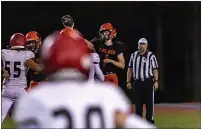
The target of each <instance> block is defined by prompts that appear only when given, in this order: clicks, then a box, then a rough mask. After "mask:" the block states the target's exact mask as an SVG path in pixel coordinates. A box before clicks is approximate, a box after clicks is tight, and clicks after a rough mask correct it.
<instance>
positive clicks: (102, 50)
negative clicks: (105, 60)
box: [99, 48, 116, 55]
mask: <svg viewBox="0 0 201 129" xmlns="http://www.w3.org/2000/svg"><path fill="white" fill-rule="evenodd" d="M99 51H100V52H102V53H106V54H110V55H115V54H116V51H115V50H111V49H105V48H100V49H99Z"/></svg>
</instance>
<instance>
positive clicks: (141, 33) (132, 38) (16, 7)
mask: <svg viewBox="0 0 201 129" xmlns="http://www.w3.org/2000/svg"><path fill="white" fill-rule="evenodd" d="M193 4H195V3H192V2H191V3H190V2H63V1H62V2H1V5H2V7H1V8H2V10H1V11H2V12H1V20H2V21H1V27H2V30H1V32H2V47H3V48H4V47H5V46H6V45H8V44H9V39H10V36H11V35H12V34H13V33H16V32H21V33H24V34H26V33H27V32H28V31H31V30H35V31H38V32H39V33H40V34H41V36H42V38H43V39H44V38H45V36H47V35H48V34H50V33H51V32H53V31H54V30H61V29H62V28H63V26H62V24H61V17H62V16H63V15H66V14H70V15H71V16H72V17H73V18H74V20H75V28H76V29H78V30H79V31H81V32H82V33H83V34H84V36H85V38H87V39H89V40H90V39H92V38H93V37H94V36H96V35H97V34H98V30H99V27H100V25H101V24H103V23H104V22H111V23H112V24H113V25H114V27H115V28H116V29H117V33H118V34H117V39H118V40H120V41H122V42H124V44H125V47H126V48H127V49H126V53H125V56H126V59H128V58H129V56H130V53H131V52H132V51H134V50H136V49H137V41H138V40H139V38H141V37H145V38H147V39H148V42H149V49H150V50H151V51H153V52H154V53H157V49H156V20H155V19H156V15H155V14H156V13H158V15H159V16H160V18H161V22H162V38H163V45H164V51H163V58H164V64H165V65H164V67H163V68H164V76H165V78H166V79H165V84H166V85H165V87H167V89H168V88H170V89H171V88H172V87H176V86H177V87H178V90H180V88H179V85H183V84H184V81H182V80H184V79H185V78H184V77H185V65H184V64H185V53H186V51H190V52H191V50H190V48H191V45H190V43H191V42H192V41H191V35H192V34H191V28H192V24H193V23H192V21H193V20H192V19H193V15H192V14H193V13H192V10H193V6H192V5H193ZM186 48H189V49H186ZM156 56H157V55H156ZM172 71H174V73H172ZM172 74H174V77H172Z"/></svg>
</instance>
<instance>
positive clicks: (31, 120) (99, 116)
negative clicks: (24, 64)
mask: <svg viewBox="0 0 201 129" xmlns="http://www.w3.org/2000/svg"><path fill="white" fill-rule="evenodd" d="M73 33H75V32H73V31H68V33H66V34H65V35H63V34H62V33H61V34H59V33H54V34H53V35H51V36H49V37H47V38H46V39H45V41H44V42H43V46H42V50H41V52H42V59H43V63H44V70H45V72H46V73H47V75H48V82H45V83H42V84H40V86H38V87H36V88H35V89H33V90H32V91H30V92H28V95H27V96H22V97H21V98H20V100H19V102H18V103H17V105H16V108H15V109H16V110H15V112H14V119H15V122H16V124H17V126H18V127H19V128H26V129H29V128H114V127H124V128H155V127H154V126H152V125H150V124H149V123H147V122H146V121H144V120H142V119H141V118H139V117H136V116H134V115H129V114H128V112H129V108H130V106H129V105H130V104H129V101H128V99H127V98H126V96H125V95H124V94H123V92H122V91H121V90H120V89H119V88H116V87H114V86H111V84H104V83H101V82H93V83H92V82H90V81H88V77H89V71H90V67H91V65H92V61H91V56H90V51H89V49H88V47H87V45H86V43H85V40H84V39H83V38H81V37H80V36H75V35H74V34H73Z"/></svg>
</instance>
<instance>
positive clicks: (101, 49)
mask: <svg viewBox="0 0 201 129" xmlns="http://www.w3.org/2000/svg"><path fill="white" fill-rule="evenodd" d="M91 42H92V43H93V45H94V48H95V51H96V52H97V53H98V54H99V56H100V67H101V69H102V71H103V73H104V74H105V73H107V72H114V73H116V71H117V68H116V67H115V66H114V65H113V64H111V63H108V64H104V62H103V61H104V59H112V60H115V61H118V58H117V56H118V55H119V54H121V53H123V47H124V46H123V43H121V42H118V41H113V45H111V46H107V45H105V43H104V42H103V41H102V40H100V39H97V38H94V39H92V40H91Z"/></svg>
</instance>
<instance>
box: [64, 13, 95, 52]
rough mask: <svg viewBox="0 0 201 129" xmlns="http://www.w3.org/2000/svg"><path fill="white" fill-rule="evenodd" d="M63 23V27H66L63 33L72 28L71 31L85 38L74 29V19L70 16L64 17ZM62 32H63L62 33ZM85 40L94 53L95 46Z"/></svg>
mask: <svg viewBox="0 0 201 129" xmlns="http://www.w3.org/2000/svg"><path fill="white" fill-rule="evenodd" d="M61 22H62V24H63V26H64V27H65V28H64V29H63V30H62V31H65V30H66V28H68V29H69V28H71V29H73V30H74V31H75V32H76V33H77V34H78V35H79V36H80V37H82V38H84V36H83V35H82V34H81V33H80V32H79V31H78V30H77V29H75V28H74V26H75V23H74V20H73V18H72V17H71V16H70V15H64V16H62V18H61ZM62 31H61V32H62ZM84 40H85V42H86V43H87V45H88V48H89V49H90V50H91V51H92V52H94V51H95V49H94V47H93V44H92V43H91V42H90V41H88V40H87V39H84Z"/></svg>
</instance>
